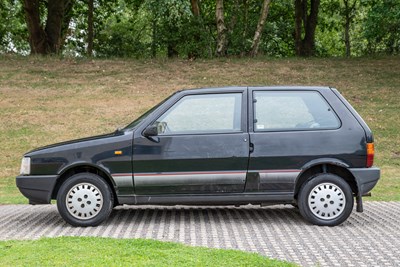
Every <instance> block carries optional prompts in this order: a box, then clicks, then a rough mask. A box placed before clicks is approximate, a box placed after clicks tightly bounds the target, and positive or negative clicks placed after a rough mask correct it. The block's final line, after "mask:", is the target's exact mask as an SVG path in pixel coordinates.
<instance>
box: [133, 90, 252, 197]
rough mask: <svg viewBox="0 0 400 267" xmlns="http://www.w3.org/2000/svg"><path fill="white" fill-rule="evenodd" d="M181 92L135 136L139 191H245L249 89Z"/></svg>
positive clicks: (135, 158)
mask: <svg viewBox="0 0 400 267" xmlns="http://www.w3.org/2000/svg"><path fill="white" fill-rule="evenodd" d="M207 92H208V93H199V92H198V90H197V91H194V92H190V91H189V92H185V91H183V92H181V93H180V94H179V95H178V96H177V97H176V98H175V99H177V100H174V101H175V102H174V103H173V104H172V105H170V106H169V107H168V108H166V109H165V110H164V111H162V112H160V115H159V116H157V118H155V119H154V118H153V119H152V121H151V122H150V123H148V126H151V125H154V124H157V125H158V126H160V127H159V132H158V134H157V135H156V136H151V137H145V136H143V133H141V134H140V135H136V137H135V139H134V152H133V168H134V185H135V193H136V194H139V195H154V194H157V195H160V194H210V193H229V192H242V191H243V190H244V186H245V182H246V172H247V165H248V157H249V142H248V139H249V138H248V133H247V130H246V129H247V114H246V111H247V91H246V90H244V89H240V90H232V91H226V90H225V91H224V92H223V93H221V92H209V91H207Z"/></svg>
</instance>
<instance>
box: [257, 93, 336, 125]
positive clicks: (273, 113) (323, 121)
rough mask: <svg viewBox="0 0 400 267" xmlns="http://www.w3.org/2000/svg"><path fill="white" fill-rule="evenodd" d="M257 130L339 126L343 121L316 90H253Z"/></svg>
mask: <svg viewBox="0 0 400 267" xmlns="http://www.w3.org/2000/svg"><path fill="white" fill-rule="evenodd" d="M254 99H255V103H254V115H255V116H254V117H255V122H254V129H255V131H263V130H307V129H336V128H338V127H339V126H340V122H339V120H338V118H337V116H336V114H335V113H334V111H333V110H332V108H331V107H330V106H329V105H328V103H327V102H326V100H325V99H324V98H323V97H322V96H321V95H320V94H319V93H318V92H315V91H303V92H301V91H300V92H297V91H296V92H288V91H284V92H278V91H269V92H266V91H261V92H258V91H257V92H254Z"/></svg>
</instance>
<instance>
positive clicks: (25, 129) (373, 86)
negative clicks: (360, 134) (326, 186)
mask: <svg viewBox="0 0 400 267" xmlns="http://www.w3.org/2000/svg"><path fill="white" fill-rule="evenodd" d="M227 85H329V86H334V87H336V88H338V90H339V91H340V92H341V93H342V94H343V95H344V96H345V97H346V98H347V99H348V100H349V102H350V103H351V104H352V105H353V106H354V107H355V108H356V109H357V110H358V112H359V113H360V114H361V115H362V117H363V118H364V119H365V120H366V122H367V123H368V125H369V126H370V127H371V128H372V130H373V132H374V134H375V141H376V146H375V148H376V160H375V164H376V165H377V166H379V167H381V168H382V179H381V180H380V182H379V183H378V185H377V187H376V188H375V189H374V190H373V191H372V195H373V197H372V198H366V200H387V201H390V200H396V201H400V182H399V181H400V91H399V87H400V57H380V58H354V59H341V58H334V59H320V58H313V59H300V58H292V59H270V58H257V59H247V58H246V59H236V58H235V59H212V60H196V61H186V60H178V59H175V60H162V59H160V60H122V59H115V60H97V59H96V60H79V59H58V58H47V57H45V58H43V57H37V58H36V57H15V56H0V142H1V143H0V146H1V147H2V149H3V151H2V153H0V164H1V167H0V203H3V204H4V203H27V200H26V199H25V198H24V197H22V196H21V194H20V193H19V192H18V190H17V188H16V187H15V178H14V177H15V176H16V175H17V174H18V172H19V165H20V160H21V157H22V155H23V153H25V152H27V151H29V150H30V149H33V148H35V147H38V146H43V145H46V144H51V143H54V142H59V141H64V140H68V139H74V138H79V137H84V136H90V135H94V134H101V133H106V132H111V131H114V130H115V129H116V128H117V127H120V126H124V125H126V124H128V123H129V122H131V121H132V120H133V119H134V118H135V117H137V116H138V115H139V114H141V113H143V112H144V111H146V110H147V109H149V108H150V107H151V106H153V105H154V104H156V103H158V102H159V101H161V100H162V99H163V98H165V97H166V96H168V95H169V94H171V93H172V92H174V91H176V90H179V89H183V88H195V87H208V86H227Z"/></svg>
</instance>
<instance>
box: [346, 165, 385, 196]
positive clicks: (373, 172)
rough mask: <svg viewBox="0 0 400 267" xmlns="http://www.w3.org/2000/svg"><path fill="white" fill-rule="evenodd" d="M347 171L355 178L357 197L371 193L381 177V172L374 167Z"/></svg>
mask: <svg viewBox="0 0 400 267" xmlns="http://www.w3.org/2000/svg"><path fill="white" fill-rule="evenodd" d="M349 170H350V172H351V173H352V174H353V176H354V177H355V178H356V181H357V187H358V193H359V195H364V194H366V193H368V192H369V191H371V189H372V188H374V186H375V185H376V183H377V182H378V180H379V178H380V177H381V170H380V169H379V168H376V167H372V168H350V169H349Z"/></svg>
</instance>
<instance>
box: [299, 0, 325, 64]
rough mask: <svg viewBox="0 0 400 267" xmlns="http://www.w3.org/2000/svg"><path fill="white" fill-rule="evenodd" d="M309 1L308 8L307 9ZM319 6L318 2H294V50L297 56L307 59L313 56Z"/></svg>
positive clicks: (315, 0) (317, 0) (306, 0)
mask: <svg viewBox="0 0 400 267" xmlns="http://www.w3.org/2000/svg"><path fill="white" fill-rule="evenodd" d="M309 1H310V8H308V2H309ZM319 4H320V0H295V50H296V55H297V56H305V57H309V56H313V55H314V54H315V29H316V27H317V21H318V9H319ZM303 36H304V37H303Z"/></svg>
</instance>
